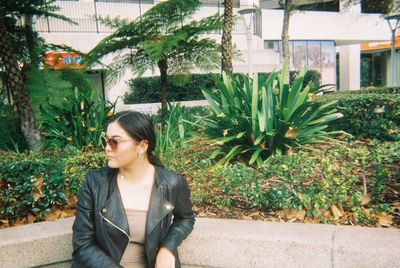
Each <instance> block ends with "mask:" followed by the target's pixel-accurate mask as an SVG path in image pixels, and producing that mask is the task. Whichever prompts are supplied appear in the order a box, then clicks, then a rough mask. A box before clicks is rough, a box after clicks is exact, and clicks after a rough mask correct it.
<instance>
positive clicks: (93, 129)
mask: <svg viewBox="0 0 400 268" xmlns="http://www.w3.org/2000/svg"><path fill="white" fill-rule="evenodd" d="M88 130H89V131H90V132H93V131H96V128H95V127H90V128H89V129H88Z"/></svg>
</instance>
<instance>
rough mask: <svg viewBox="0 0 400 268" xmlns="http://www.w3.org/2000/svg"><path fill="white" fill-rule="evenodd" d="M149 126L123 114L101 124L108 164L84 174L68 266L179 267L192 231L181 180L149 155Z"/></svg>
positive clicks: (144, 118)
mask: <svg viewBox="0 0 400 268" xmlns="http://www.w3.org/2000/svg"><path fill="white" fill-rule="evenodd" d="M155 145H156V137H155V133H154V126H153V124H152V123H151V121H150V120H149V118H148V117H147V116H146V115H143V114H141V113H138V112H125V113H122V114H120V115H117V116H115V117H114V118H113V119H112V120H111V121H110V123H109V124H108V127H107V137H106V139H105V152H106V154H107V159H108V167H105V168H101V169H97V170H94V171H91V172H89V173H88V174H87V175H86V178H85V181H84V183H83V185H82V189H81V192H80V194H79V198H78V205H77V211H76V219H75V222H74V225H73V248H74V251H73V264H72V267H96V268H99V267H141V268H142V267H149V268H152V267H156V268H174V267H180V262H179V258H178V252H177V247H178V246H179V245H180V244H181V242H182V240H184V239H185V238H186V237H187V236H188V235H189V233H190V232H191V231H192V229H193V225H194V213H193V211H192V204H191V201H190V194H189V189H188V186H187V184H186V182H185V180H184V179H183V178H182V177H181V176H179V175H178V174H177V173H175V172H172V171H169V170H166V169H165V168H163V167H162V165H161V164H160V162H159V161H158V160H157V158H156V157H155V156H154V155H153V150H154V148H155Z"/></svg>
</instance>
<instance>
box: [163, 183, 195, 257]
mask: <svg viewBox="0 0 400 268" xmlns="http://www.w3.org/2000/svg"><path fill="white" fill-rule="evenodd" d="M174 191H176V193H174V194H176V196H177V198H176V201H175V204H174V206H175V208H174V211H173V214H174V219H173V222H172V225H171V227H170V229H169V231H168V234H167V235H166V237H165V238H164V239H163V241H161V244H160V247H166V248H168V249H169V250H170V251H171V252H173V253H176V252H177V248H178V246H179V245H180V244H181V243H182V241H183V240H184V239H185V238H186V237H187V236H188V235H189V234H190V233H191V232H192V230H193V225H194V222H195V217H194V212H193V210H192V202H191V201H190V192H189V187H188V185H187V183H186V181H185V179H184V178H183V177H181V176H179V175H178V183H177V187H176V188H175V189H174Z"/></svg>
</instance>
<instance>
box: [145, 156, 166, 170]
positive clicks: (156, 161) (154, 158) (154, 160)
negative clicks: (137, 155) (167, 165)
mask: <svg viewBox="0 0 400 268" xmlns="http://www.w3.org/2000/svg"><path fill="white" fill-rule="evenodd" d="M147 158H148V159H149V162H150V164H152V165H154V166H160V167H164V165H163V163H162V162H161V160H160V159H159V158H158V157H157V156H155V155H154V154H153V153H152V152H151V153H149V154H148V155H147Z"/></svg>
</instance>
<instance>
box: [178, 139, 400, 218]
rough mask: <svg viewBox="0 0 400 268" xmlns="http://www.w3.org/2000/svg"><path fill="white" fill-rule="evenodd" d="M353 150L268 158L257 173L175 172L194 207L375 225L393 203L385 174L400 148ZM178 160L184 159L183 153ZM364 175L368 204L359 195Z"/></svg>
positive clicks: (240, 168) (199, 166)
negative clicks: (185, 182)
mask: <svg viewBox="0 0 400 268" xmlns="http://www.w3.org/2000/svg"><path fill="white" fill-rule="evenodd" d="M358 147H359V144H358V143H354V144H343V145H342V144H337V145H328V146H325V147H322V148H320V149H313V150H309V149H300V150H295V151H293V152H292V153H291V154H290V155H274V156H271V157H270V158H268V159H267V161H265V163H264V164H263V165H262V166H261V167H259V168H254V167H249V166H246V165H244V164H243V163H236V164H233V165H229V166H227V167H218V168H214V169H213V170H212V171H211V170H210V168H211V163H210V162H204V161H201V160H200V161H199V160H198V159H195V160H193V161H192V162H191V164H190V165H187V164H186V165H182V166H179V165H177V166H175V167H176V168H177V169H178V170H180V169H181V172H183V173H184V174H186V175H187V176H188V177H191V178H192V180H193V181H192V182H193V190H192V195H193V196H194V197H195V199H196V204H199V203H200V204H201V203H205V202H207V203H210V202H211V203H213V204H215V205H216V206H219V207H225V208H231V207H242V208H246V209H248V210H250V209H251V208H257V209H258V210H259V211H262V210H266V211H269V212H278V211H287V212H290V211H291V212H290V213H293V214H294V215H295V216H296V217H300V218H299V220H304V218H306V219H310V220H312V219H315V220H316V221H317V222H321V223H338V222H342V223H343V222H346V221H350V220H351V221H353V222H365V223H367V222H368V223H374V222H376V221H378V220H379V219H377V218H376V216H374V215H377V214H380V213H390V210H389V211H388V210H387V207H388V206H389V204H390V203H392V202H396V201H398V199H397V197H396V194H392V192H393V190H395V189H393V188H392V189H393V190H389V188H388V185H392V187H393V186H394V185H396V176H397V175H396V174H391V172H390V171H389V170H396V168H395V167H396V165H397V164H398V163H399V162H400V153H399V152H400V143H398V142H385V143H380V142H378V141H376V140H373V141H371V142H369V143H367V144H366V145H365V148H366V151H367V154H366V155H359V154H358V153H357V150H358ZM183 156H184V157H185V158H187V152H186V153H185V154H183ZM363 162H364V164H363ZM363 165H365V166H366V167H367V170H368V172H366V173H365V172H364V171H365V170H364V171H363V169H364V167H363ZM365 174H366V176H367V181H368V184H367V187H368V193H367V196H371V199H370V200H369V199H365V198H364V197H363V193H362V188H363V185H362V177H363V176H364V175H365ZM347 223H349V222H347Z"/></svg>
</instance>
